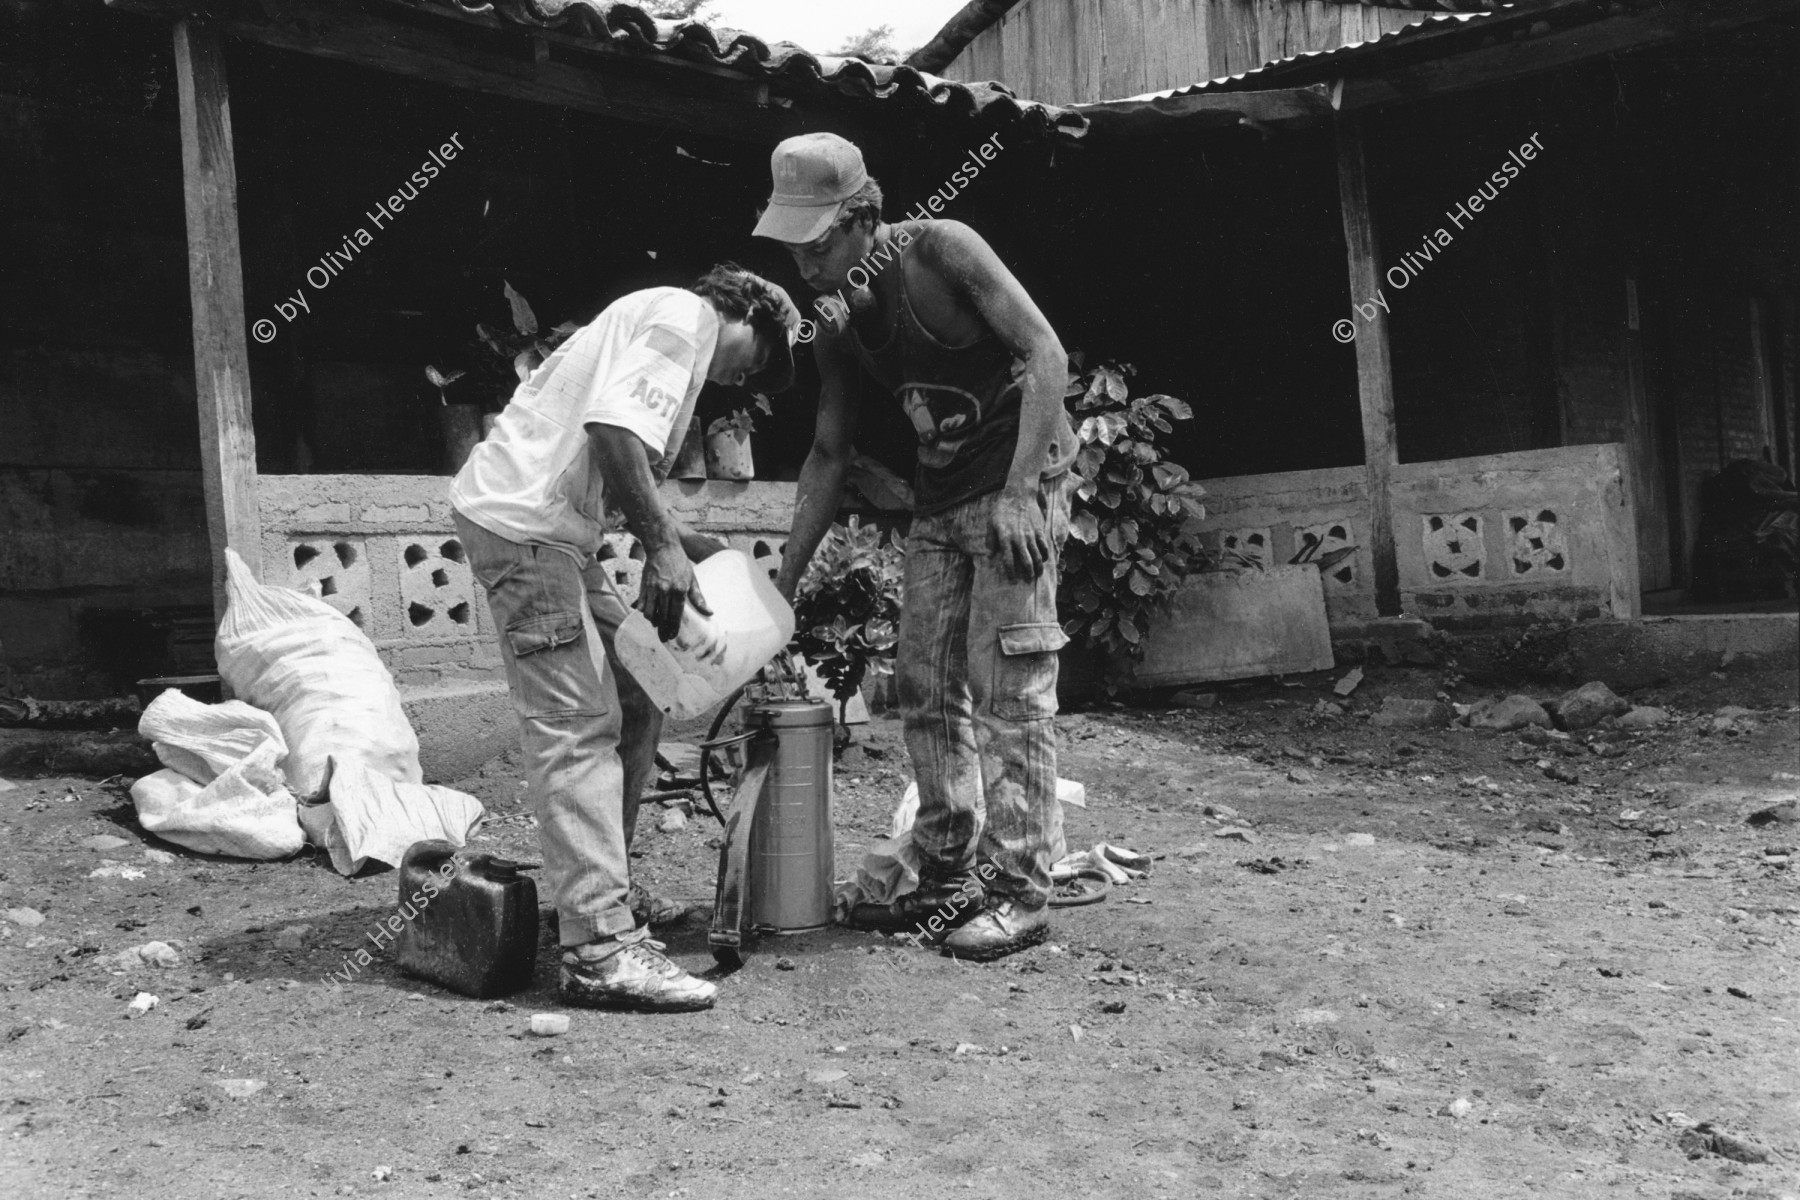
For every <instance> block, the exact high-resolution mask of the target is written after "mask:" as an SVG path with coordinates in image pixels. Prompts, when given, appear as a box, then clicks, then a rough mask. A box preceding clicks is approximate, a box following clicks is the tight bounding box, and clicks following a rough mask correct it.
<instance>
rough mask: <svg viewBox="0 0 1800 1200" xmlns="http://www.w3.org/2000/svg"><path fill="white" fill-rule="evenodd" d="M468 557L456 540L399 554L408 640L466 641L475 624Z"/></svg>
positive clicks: (419, 545)
mask: <svg viewBox="0 0 1800 1200" xmlns="http://www.w3.org/2000/svg"><path fill="white" fill-rule="evenodd" d="M467 560H468V555H467V554H466V553H465V552H464V550H463V546H462V543H461V542H459V541H457V540H456V539H455V538H448V539H445V540H443V541H441V542H436V543H433V544H432V545H425V544H424V543H421V542H413V543H411V544H409V545H406V546H405V547H403V548H402V549H401V551H400V563H401V569H400V602H401V603H402V604H403V605H405V607H406V624H405V625H404V626H403V627H402V630H403V632H404V633H406V635H407V636H408V637H413V638H427V639H429V638H440V637H446V636H456V637H466V636H467V635H468V632H469V631H468V629H467V627H468V626H469V625H471V624H472V623H473V622H474V619H475V618H474V611H475V610H474V608H473V607H472V604H471V602H472V601H473V599H474V597H475V577H474V576H473V575H472V574H471V573H470V571H469V567H468V561H467Z"/></svg>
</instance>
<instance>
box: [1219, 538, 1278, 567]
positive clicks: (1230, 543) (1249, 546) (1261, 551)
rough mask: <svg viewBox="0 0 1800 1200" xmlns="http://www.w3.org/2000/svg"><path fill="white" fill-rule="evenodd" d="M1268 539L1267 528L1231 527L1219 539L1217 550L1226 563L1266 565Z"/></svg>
mask: <svg viewBox="0 0 1800 1200" xmlns="http://www.w3.org/2000/svg"><path fill="white" fill-rule="evenodd" d="M1269 540H1270V539H1269V531H1268V530H1267V529H1232V530H1227V531H1226V532H1225V534H1224V535H1223V536H1222V537H1221V538H1220V539H1219V550H1220V553H1221V556H1222V557H1224V558H1225V559H1226V561H1227V564H1228V565H1237V566H1249V567H1267V566H1268V565H1269Z"/></svg>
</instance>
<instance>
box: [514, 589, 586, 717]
mask: <svg viewBox="0 0 1800 1200" xmlns="http://www.w3.org/2000/svg"><path fill="white" fill-rule="evenodd" d="M506 645H507V648H508V650H510V651H511V653H510V654H509V655H508V657H509V658H510V659H511V660H512V691H513V705H514V707H516V708H517V709H518V713H519V715H520V716H521V717H527V718H529V717H561V716H598V715H601V714H603V713H605V712H606V711H607V708H606V696H605V692H604V689H603V688H602V686H601V680H600V674H599V672H598V670H597V669H596V667H595V663H594V660H593V658H592V657H591V656H590V655H589V653H588V645H587V639H586V637H585V636H584V631H583V630H582V627H581V614H580V613H578V612H553V613H543V614H541V615H539V616H533V617H525V618H523V619H521V620H518V621H515V622H513V624H512V625H510V626H509V627H508V628H507V630H506Z"/></svg>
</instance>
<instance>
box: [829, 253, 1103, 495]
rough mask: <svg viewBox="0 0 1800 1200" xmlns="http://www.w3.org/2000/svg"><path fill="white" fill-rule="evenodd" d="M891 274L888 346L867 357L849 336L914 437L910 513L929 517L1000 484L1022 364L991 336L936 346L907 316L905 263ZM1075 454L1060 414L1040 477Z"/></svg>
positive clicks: (1015, 432) (1012, 436)
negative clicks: (896, 281) (893, 299)
mask: <svg viewBox="0 0 1800 1200" xmlns="http://www.w3.org/2000/svg"><path fill="white" fill-rule="evenodd" d="M900 227H901V228H905V229H907V230H908V231H909V232H910V233H911V235H912V237H913V238H914V239H917V238H918V237H919V236H920V233H921V230H920V229H919V228H918V223H917V222H912V221H908V222H906V223H905V224H904V225H903V226H900ZM898 252H899V253H904V250H903V249H902V250H900V251H898ZM896 272H897V274H898V275H899V276H900V287H899V302H898V304H897V305H896V308H897V310H898V311H897V312H896V314H895V320H894V331H893V334H892V336H890V337H889V338H888V341H887V344H886V345H884V346H882V347H880V348H879V349H875V350H871V349H869V348H868V347H867V346H865V345H863V341H862V337H861V336H860V335H858V334H856V333H855V331H854V330H852V336H853V338H854V344H855V348H856V354H857V357H858V358H859V359H860V360H861V361H862V364H863V366H864V367H866V368H867V369H868V371H869V374H871V375H873V376H874V377H875V380H876V381H877V382H878V383H880V384H881V385H882V386H883V387H885V388H887V389H889V390H890V391H892V392H893V393H894V396H895V398H896V399H898V400H899V401H900V406H901V408H902V409H903V410H904V411H905V412H906V415H907V417H908V418H909V419H910V420H911V421H912V426H913V430H914V432H916V433H917V434H918V437H919V468H918V474H917V475H916V477H915V478H914V481H913V493H914V504H913V511H914V512H915V513H917V514H919V515H921V516H928V515H930V514H932V513H936V512H941V511H943V510H944V509H947V508H951V507H954V506H955V505H958V504H961V503H963V502H964V501H967V500H972V499H974V498H975V497H977V496H985V495H987V494H988V493H989V492H995V491H998V490H1000V488H1002V487H1004V486H1005V485H1006V476H1007V473H1008V471H1009V470H1010V469H1011V467H1012V458H1013V451H1014V450H1015V449H1017V447H1018V442H1019V405H1020V400H1021V396H1022V390H1021V385H1022V382H1023V380H1024V377H1025V360H1024V359H1021V358H1015V357H1014V356H1013V352H1012V351H1011V350H1009V349H1008V348H1007V347H1006V346H1005V344H1003V343H1002V342H1001V341H1000V339H999V337H997V336H996V335H995V334H994V331H993V330H991V329H989V330H987V331H986V332H984V333H983V334H982V336H981V337H980V338H978V339H977V340H975V341H974V342H971V343H970V344H969V345H967V346H946V345H944V344H943V343H942V342H940V341H938V340H937V338H935V337H933V336H932V335H931V333H930V332H929V331H927V330H926V328H925V327H924V326H923V325H922V324H920V323H919V318H918V316H917V314H915V313H914V312H913V307H912V300H911V298H910V297H909V296H908V294H907V288H906V269H905V264H904V263H899V264H896ZM1059 403H1060V398H1059ZM1075 451H1076V444H1075V433H1074V431H1073V430H1072V429H1071V428H1070V426H1069V420H1068V417H1067V415H1066V414H1062V413H1059V414H1058V421H1057V428H1056V431H1055V433H1054V434H1053V435H1052V437H1051V441H1050V450H1049V453H1048V454H1047V455H1046V456H1045V463H1044V469H1043V477H1044V478H1050V477H1053V476H1056V475H1060V474H1062V473H1063V472H1064V471H1066V470H1068V468H1069V464H1070V463H1072V462H1073V461H1074V460H1075Z"/></svg>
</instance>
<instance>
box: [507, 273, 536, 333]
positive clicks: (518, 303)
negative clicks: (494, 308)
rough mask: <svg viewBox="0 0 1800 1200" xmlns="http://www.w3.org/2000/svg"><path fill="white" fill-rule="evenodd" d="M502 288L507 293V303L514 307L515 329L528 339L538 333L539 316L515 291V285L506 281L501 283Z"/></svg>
mask: <svg viewBox="0 0 1800 1200" xmlns="http://www.w3.org/2000/svg"><path fill="white" fill-rule="evenodd" d="M500 286H501V287H502V288H504V289H505V291H506V302H507V303H508V304H509V305H511V306H512V319H513V328H515V329H517V330H518V331H519V332H520V333H522V334H524V335H525V336H526V337H531V336H532V335H534V334H535V333H537V331H538V319H537V314H536V313H534V312H532V311H531V305H530V304H528V303H526V301H525V297H523V296H521V295H519V293H517V292H515V291H513V285H512V284H510V283H508V282H507V281H506V280H504V279H502V280H501V281H500Z"/></svg>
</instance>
